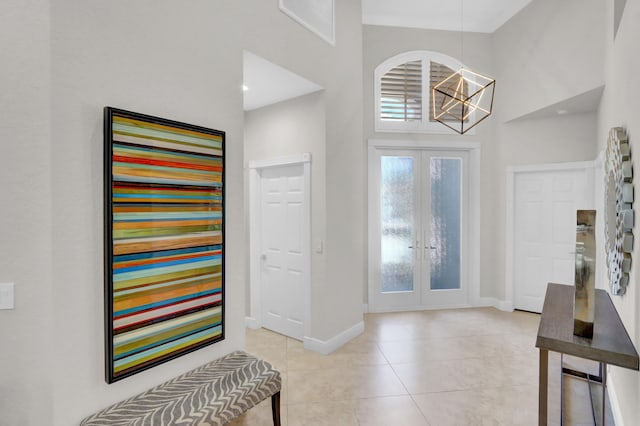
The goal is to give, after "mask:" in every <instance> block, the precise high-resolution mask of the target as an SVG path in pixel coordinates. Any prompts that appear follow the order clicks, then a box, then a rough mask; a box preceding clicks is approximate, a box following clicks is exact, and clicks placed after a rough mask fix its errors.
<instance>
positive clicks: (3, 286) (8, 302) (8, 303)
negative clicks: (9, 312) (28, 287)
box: [0, 283, 15, 309]
mask: <svg viewBox="0 0 640 426" xmlns="http://www.w3.org/2000/svg"><path fill="white" fill-rule="evenodd" d="M14 287H15V286H14V283H0V309H13V307H14Z"/></svg>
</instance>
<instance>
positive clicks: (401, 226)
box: [380, 156, 415, 293]
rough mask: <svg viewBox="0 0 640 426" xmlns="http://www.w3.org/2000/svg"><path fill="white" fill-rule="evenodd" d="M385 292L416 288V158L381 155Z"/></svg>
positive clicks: (382, 279) (381, 279) (383, 280)
mask: <svg viewBox="0 0 640 426" xmlns="http://www.w3.org/2000/svg"><path fill="white" fill-rule="evenodd" d="M380 160H381V164H380V171H381V179H380V219H381V221H380V222H381V223H380V225H381V228H380V237H381V238H380V251H381V252H380V266H381V277H380V283H381V291H382V292H383V293H389V292H406V291H413V288H414V285H413V284H414V283H413V276H414V273H413V272H414V271H413V268H414V241H413V236H414V235H415V232H414V209H415V200H414V194H415V190H414V159H413V158H412V157H396V156H382V157H381V158H380Z"/></svg>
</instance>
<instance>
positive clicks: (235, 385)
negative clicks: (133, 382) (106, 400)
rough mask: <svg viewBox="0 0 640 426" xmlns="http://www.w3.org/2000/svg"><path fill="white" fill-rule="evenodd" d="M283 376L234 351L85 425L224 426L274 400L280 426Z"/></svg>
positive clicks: (87, 419) (262, 362) (83, 423)
mask: <svg viewBox="0 0 640 426" xmlns="http://www.w3.org/2000/svg"><path fill="white" fill-rule="evenodd" d="M281 383H282V381H281V377H280V372H279V371H277V370H276V369H274V368H273V366H272V365H271V364H269V363H268V362H266V361H263V360H261V359H258V358H256V357H254V356H251V355H249V354H247V353H246V352H241V351H237V352H233V353H230V354H229V355H226V356H224V357H222V358H220V359H217V360H215V361H212V362H210V363H208V364H205V365H203V366H201V367H198V368H196V369H195V370H191V371H189V372H187V373H185V374H183V375H181V376H178V377H176V378H174V379H172V380H169V381H168V382H165V383H162V384H160V385H158V386H156V387H154V388H152V389H149V390H148V391H146V392H143V393H141V394H139V395H136V396H134V397H132V398H129V399H127V400H124V401H121V402H119V403H117V404H114V405H112V406H111V407H108V408H105V409H104V410H102V411H100V412H98V413H96V414H94V415H92V416H89V417H87V418H86V419H84V420H83V421H82V422H81V423H80V425H81V426H97V425H100V426H107V425H108V426H142V425H145V426H147V425H148V426H174V425H199V426H213V425H224V424H226V423H228V422H230V421H231V420H233V419H234V418H236V417H238V416H240V415H241V414H242V413H244V412H245V411H247V410H248V409H250V408H251V407H253V406H255V405H257V404H259V403H260V402H261V401H263V400H265V399H267V398H268V397H271V409H272V412H273V424H274V426H280V389H281V386H282V384H281Z"/></svg>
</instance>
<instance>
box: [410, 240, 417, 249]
mask: <svg viewBox="0 0 640 426" xmlns="http://www.w3.org/2000/svg"><path fill="white" fill-rule="evenodd" d="M418 247H420V241H418V240H416V245H415V246H409V247H407V248H410V249H414V248H418Z"/></svg>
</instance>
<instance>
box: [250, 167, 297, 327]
mask: <svg viewBox="0 0 640 426" xmlns="http://www.w3.org/2000/svg"><path fill="white" fill-rule="evenodd" d="M259 174H260V224H259V230H258V232H260V284H261V286H260V287H261V291H260V293H261V295H262V309H261V312H262V325H263V326H264V327H265V328H268V329H270V330H273V331H276V332H278V333H281V334H284V335H286V336H290V337H293V338H295V339H302V338H303V335H304V318H305V311H304V309H305V307H304V305H305V304H304V300H303V296H304V288H305V286H306V285H308V283H306V282H305V280H306V279H308V276H309V271H307V270H305V269H306V268H308V262H307V260H306V259H308V256H309V247H307V244H306V241H308V239H307V238H306V237H305V236H306V235H308V233H309V229H308V220H307V217H306V215H307V214H308V213H307V206H305V199H307V197H306V194H305V184H304V183H305V182H304V168H303V165H301V164H293V165H285V166H278V167H269V168H265V169H262V170H260V171H259Z"/></svg>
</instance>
